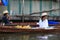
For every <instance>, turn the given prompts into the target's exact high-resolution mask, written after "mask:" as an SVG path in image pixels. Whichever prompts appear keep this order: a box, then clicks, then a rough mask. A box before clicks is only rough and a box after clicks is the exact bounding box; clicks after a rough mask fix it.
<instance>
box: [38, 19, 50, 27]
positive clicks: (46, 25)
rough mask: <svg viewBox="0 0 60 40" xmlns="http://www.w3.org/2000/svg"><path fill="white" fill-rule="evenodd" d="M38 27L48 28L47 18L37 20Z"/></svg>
mask: <svg viewBox="0 0 60 40" xmlns="http://www.w3.org/2000/svg"><path fill="white" fill-rule="evenodd" d="M39 27H40V28H48V27H49V26H48V20H47V19H45V20H43V21H42V20H41V19H40V20H39Z"/></svg>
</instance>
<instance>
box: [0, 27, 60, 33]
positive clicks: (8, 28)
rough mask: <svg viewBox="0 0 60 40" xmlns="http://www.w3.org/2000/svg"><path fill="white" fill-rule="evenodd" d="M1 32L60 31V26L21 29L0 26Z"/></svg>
mask: <svg viewBox="0 0 60 40" xmlns="http://www.w3.org/2000/svg"><path fill="white" fill-rule="evenodd" d="M0 32H4V33H56V32H58V33H59V32H60V28H54V29H21V28H14V27H0Z"/></svg>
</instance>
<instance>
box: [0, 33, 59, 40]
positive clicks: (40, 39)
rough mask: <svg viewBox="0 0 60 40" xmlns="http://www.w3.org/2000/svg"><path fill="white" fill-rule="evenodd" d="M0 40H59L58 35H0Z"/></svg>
mask: <svg viewBox="0 0 60 40" xmlns="http://www.w3.org/2000/svg"><path fill="white" fill-rule="evenodd" d="M0 40H60V34H46V35H42V34H0Z"/></svg>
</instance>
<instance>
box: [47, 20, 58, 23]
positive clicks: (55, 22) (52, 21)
mask: <svg viewBox="0 0 60 40" xmlns="http://www.w3.org/2000/svg"><path fill="white" fill-rule="evenodd" d="M48 24H59V22H56V21H51V20H49V21H48Z"/></svg>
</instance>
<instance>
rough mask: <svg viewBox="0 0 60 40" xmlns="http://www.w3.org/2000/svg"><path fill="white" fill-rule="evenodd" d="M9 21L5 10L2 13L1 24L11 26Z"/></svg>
mask: <svg viewBox="0 0 60 40" xmlns="http://www.w3.org/2000/svg"><path fill="white" fill-rule="evenodd" d="M9 20H10V17H9V15H8V11H7V10H5V11H4V12H3V16H2V21H3V23H5V24H11V23H12V22H10V21H9Z"/></svg>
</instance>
